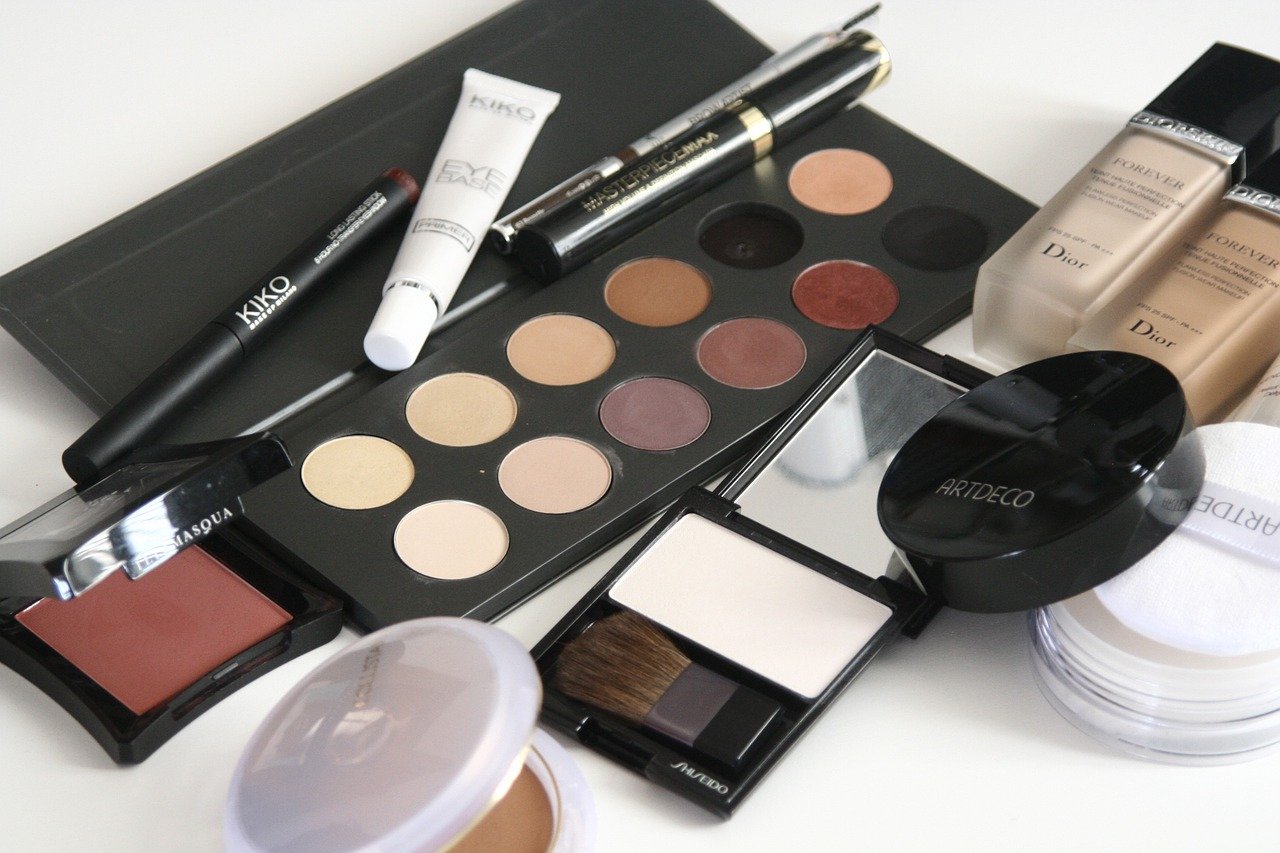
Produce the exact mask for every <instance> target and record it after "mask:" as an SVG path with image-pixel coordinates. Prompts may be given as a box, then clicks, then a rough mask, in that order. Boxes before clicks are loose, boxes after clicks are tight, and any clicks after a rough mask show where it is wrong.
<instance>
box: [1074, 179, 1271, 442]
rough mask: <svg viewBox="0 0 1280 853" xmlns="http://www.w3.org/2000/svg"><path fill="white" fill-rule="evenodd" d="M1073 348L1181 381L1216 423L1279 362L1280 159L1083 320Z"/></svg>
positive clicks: (1201, 416) (1194, 408) (1195, 407)
mask: <svg viewBox="0 0 1280 853" xmlns="http://www.w3.org/2000/svg"><path fill="white" fill-rule="evenodd" d="M1068 346H1069V347H1070V348H1071V349H1073V350H1104V349H1105V350H1124V351H1126V352H1133V353H1138V354H1140V355H1145V356H1147V357H1148V358H1152V359H1155V360H1156V361H1158V362H1160V363H1161V364H1163V365H1164V366H1165V367H1167V368H1169V370H1170V371H1171V372H1172V373H1173V374H1174V375H1175V376H1177V377H1178V379H1179V380H1180V381H1181V382H1182V387H1183V391H1184V392H1185V393H1186V395H1187V405H1188V406H1190V408H1191V413H1192V414H1193V415H1194V416H1195V418H1196V420H1197V421H1198V422H1200V423H1210V422H1214V421H1217V420H1221V419H1222V418H1223V417H1225V416H1226V415H1227V414H1228V409H1229V408H1230V406H1231V405H1232V404H1234V403H1236V402H1238V398H1239V397H1240V396H1242V395H1243V394H1244V392H1245V391H1246V390H1247V389H1248V388H1250V387H1252V385H1253V383H1255V382H1256V381H1257V380H1258V379H1259V378H1260V376H1261V375H1262V372H1263V371H1264V370H1265V369H1266V367H1267V365H1268V364H1270V363H1271V361H1272V360H1273V359H1274V358H1275V357H1276V355H1277V354H1280V154H1274V155H1272V156H1271V157H1270V158H1268V159H1267V160H1266V161H1265V162H1263V163H1262V164H1261V165H1260V166H1258V167H1257V168H1255V169H1253V170H1252V171H1251V172H1250V173H1249V177H1248V178H1246V179H1245V180H1244V182H1242V183H1240V184H1237V185H1236V186H1234V187H1232V188H1231V190H1230V191H1229V192H1228V193H1227V194H1226V195H1225V196H1224V197H1223V198H1222V200H1221V201H1220V202H1219V203H1218V204H1217V206H1216V207H1215V208H1214V210H1213V211H1212V212H1211V213H1210V214H1209V216H1208V217H1207V219H1206V220H1205V221H1204V222H1203V223H1202V224H1201V225H1199V226H1198V227H1197V228H1195V229H1194V230H1192V231H1190V232H1186V233H1184V234H1183V237H1182V240H1181V242H1179V243H1178V245H1176V246H1174V247H1173V248H1172V249H1171V250H1169V252H1168V253H1167V254H1166V255H1164V256H1163V257H1161V258H1160V259H1159V260H1158V261H1157V262H1155V263H1154V264H1152V265H1151V266H1150V267H1149V268H1147V269H1144V270H1143V271H1142V272H1141V273H1140V274H1139V275H1138V276H1137V277H1136V278H1135V279H1134V280H1133V281H1132V282H1131V283H1130V284H1129V285H1128V286H1127V287H1126V288H1125V289H1124V290H1122V291H1121V292H1120V293H1119V294H1117V295H1116V296H1115V297H1114V298H1113V299H1112V300H1111V301H1109V302H1108V303H1107V304H1106V305H1105V306H1103V307H1102V308H1101V310H1099V311H1098V312H1097V313H1096V314H1094V316H1093V317H1092V318H1091V319H1090V320H1088V322H1086V323H1085V324H1084V325H1083V326H1082V327H1081V328H1080V331H1078V332H1076V334H1075V335H1074V336H1073V337H1072V338H1071V340H1070V342H1069V344H1068Z"/></svg>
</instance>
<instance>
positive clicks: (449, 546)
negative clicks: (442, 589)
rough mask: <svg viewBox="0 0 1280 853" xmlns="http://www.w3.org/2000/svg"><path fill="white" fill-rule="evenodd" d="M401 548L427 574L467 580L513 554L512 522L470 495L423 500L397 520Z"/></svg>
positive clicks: (402, 555)
mask: <svg viewBox="0 0 1280 853" xmlns="http://www.w3.org/2000/svg"><path fill="white" fill-rule="evenodd" d="M394 542H395V548H396V554H398V555H399V556H400V559H401V560H403V561H404V564H405V565H406V566H408V567H409V568H411V569H413V570H414V571H415V572H417V573H418V574H421V575H426V576H427V577H431V578H438V579H440V580H463V579H465V578H472V577H475V576H476V575H482V574H484V573H485V572H487V571H489V570H490V569H492V568H493V567H494V566H496V565H498V563H501V562H502V558H503V557H505V556H506V555H507V548H508V545H509V542H510V539H509V537H508V534H507V526H506V525H505V524H503V523H502V519H500V518H498V516H496V515H494V514H493V512H491V511H490V510H487V509H485V508H484V507H482V506H479V505H477V504H473V503H469V502H467V501H455V500H448V501H435V502H433V503H429V504H423V505H422V506H420V507H418V508H417V509H414V510H410V511H409V513H408V514H407V515H406V516H405V517H404V518H402V519H400V523H399V524H398V525H396V532H395V537H394Z"/></svg>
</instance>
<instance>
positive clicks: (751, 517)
mask: <svg viewBox="0 0 1280 853" xmlns="http://www.w3.org/2000/svg"><path fill="white" fill-rule="evenodd" d="M986 378H987V376H986V374H984V373H982V372H981V371H978V370H976V369H974V368H972V367H969V366H968V365H965V364H963V363H962V362H957V361H954V360H952V359H950V358H948V357H943V356H939V355H937V354H935V353H932V352H930V351H928V350H925V349H923V348H921V347H919V346H915V345H913V344H911V343H909V342H907V341H905V340H903V339H902V338H900V337H897V336H895V335H893V334H891V333H888V332H886V331H884V330H881V329H876V328H872V329H870V330H868V331H867V332H865V333H864V334H863V335H862V336H861V337H859V339H858V340H857V342H856V343H855V344H854V345H853V346H852V348H850V349H849V350H848V352H847V353H846V354H845V355H844V357H843V358H842V359H840V360H839V362H838V363H837V365H836V366H835V367H834V368H833V369H832V370H831V371H830V372H828V373H827V374H826V375H825V376H823V377H822V378H821V379H820V380H819V381H818V383H817V384H816V385H814V386H813V387H812V388H811V389H810V390H809V392H808V393H807V394H806V395H805V396H804V397H803V399H802V400H801V401H800V402H799V403H798V404H796V406H795V407H794V408H792V409H791V410H790V412H789V413H788V414H787V416H786V418H785V419H784V420H783V421H782V422H781V424H780V425H779V426H778V427H777V429H776V431H774V432H773V433H772V434H771V435H770V437H769V438H768V439H767V440H766V441H765V442H764V444H763V445H762V446H761V448H760V449H759V450H757V451H756V452H755V453H754V454H753V455H752V456H751V457H750V458H749V459H748V460H747V461H746V462H745V463H743V464H742V465H741V466H740V467H739V468H737V469H736V470H735V471H734V472H732V473H731V474H730V475H729V476H728V478H727V479H726V480H725V481H724V482H723V484H722V485H721V486H720V487H719V488H718V489H717V490H716V491H715V492H709V491H706V490H705V489H702V488H695V489H693V490H691V491H689V492H687V493H686V494H685V495H684V496H683V497H682V498H681V499H680V500H679V501H678V502H677V503H676V505H675V506H674V507H673V508H671V509H670V510H669V511H668V512H667V513H666V514H664V515H663V516H662V518H661V519H660V520H659V521H658V522H656V523H655V524H654V526H653V527H652V528H651V529H650V530H649V531H648V532H647V533H646V534H645V536H644V537H643V538H642V539H641V540H640V541H639V542H637V543H636V545H635V546H634V547H633V548H632V549H631V550H630V551H628V553H627V554H626V556H624V557H623V558H622V559H621V561H620V562H619V563H618V564H617V565H616V566H615V567H614V568H613V569H611V570H610V571H609V572H608V574H606V575H605V577H604V578H603V579H601V581H600V582H599V583H598V584H597V585H596V586H595V587H594V588H593V589H592V590H591V591H590V592H588V593H587V594H586V595H585V596H584V597H583V599H582V600H581V601H580V602H579V604H578V605H577V606H576V607H575V608H574V609H573V610H572V611H571V612H569V613H568V614H567V615H566V616H565V618H564V619H563V620H561V622H560V623H559V624H558V625H557V626H556V627H555V628H554V629H552V630H551V632H550V633H548V634H547V636H546V637H544V638H543V639H542V640H541V641H540V642H539V643H538V644H537V645H536V646H535V648H534V649H533V655H534V657H535V659H536V660H537V663H538V666H539V669H540V670H541V671H542V673H543V677H544V695H545V698H544V705H543V719H544V721H545V722H547V723H549V724H551V725H553V726H555V727H556V728H558V729H560V730H562V731H564V732H566V733H568V734H570V735H572V736H573V737H575V738H577V739H578V740H579V741H581V742H582V743H583V744H585V745H586V746H588V747H590V748H591V749H593V750H595V751H597V752H599V753H601V754H603V755H605V756H606V757H608V758H610V759H612V760H614V761H616V762H618V763H620V764H622V765H624V766H626V767H628V768H630V769H632V770H634V771H636V772H638V773H641V774H643V775H644V776H646V777H647V778H649V779H650V780H652V781H654V782H656V783H658V784H660V785H662V786H663V787H666V788H669V789H671V790H673V791H675V792H676V793H678V794H680V795H681V796H683V797H685V798H687V799H690V800H692V801H694V802H695V803H697V804H698V805H700V806H702V807H704V808H706V809H708V810H710V811H712V812H715V813H716V814H719V815H721V816H725V817H727V816H729V815H731V814H732V813H733V812H734V811H735V810H736V809H737V808H738V806H739V805H740V804H741V803H742V801H743V800H744V799H745V798H746V796H747V795H748V794H750V793H751V791H752V790H753V789H754V788H755V787H756V786H757V785H758V784H759V783H760V782H761V780H762V779H763V778H764V777H765V775H766V774H767V773H768V771H769V770H770V769H771V768H772V767H773V765H774V764H775V763H776V762H777V761H778V760H779V759H780V758H782V756H783V755H784V754H785V753H786V751H787V749H789V748H790V746H791V745H792V744H793V743H794V742H795V741H796V740H797V739H798V738H799V737H800V736H801V735H802V734H803V733H804V731H805V730H806V729H807V728H808V727H809V726H810V725H812V724H813V723H814V722H815V721H816V719H817V717H818V715H819V714H821V713H822V712H823V710H824V709H825V708H826V707H827V706H828V705H829V704H830V703H831V702H832V701H833V700H834V699H835V698H836V697H837V696H838V695H839V694H840V692H841V691H842V690H843V689H844V688H845V687H846V686H847V685H848V684H849V683H850V681H852V679H853V678H854V677H855V676H856V675H857V674H858V673H859V672H861V670H862V669H863V667H864V666H866V664H867V663H868V662H869V661H870V660H871V658H872V657H874V656H875V654H876V652H877V651H879V650H880V649H881V648H883V647H884V646H885V645H886V644H888V643H889V642H891V641H892V640H893V639H894V638H895V637H897V636H898V635H899V634H905V635H907V636H910V637H914V636H916V635H918V634H919V632H920V631H921V630H922V629H923V628H924V626H925V625H926V624H927V623H928V621H929V620H930V619H931V618H932V617H933V616H934V615H935V614H936V613H937V611H938V609H939V608H940V606H941V602H940V601H939V600H938V599H936V598H932V597H928V596H926V595H924V594H923V593H922V592H921V591H920V590H919V588H918V587H917V586H916V585H915V584H914V582H913V581H912V579H911V577H910V575H909V573H908V572H906V571H905V569H904V566H903V564H902V563H901V562H900V561H899V560H898V559H897V557H896V556H895V554H894V551H893V548H892V546H891V544H890V543H889V542H888V540H887V539H886V538H885V536H884V534H883V533H882V532H880V531H879V528H878V526H876V524H875V513H874V507H875V500H876V494H877V492H878V490H879V482H880V475H881V473H882V471H883V470H884V466H885V465H887V464H888V461H889V460H890V459H891V458H892V457H893V456H894V454H895V453H896V452H897V450H898V448H899V447H900V446H901V445H902V444H903V443H904V442H905V441H907V439H908V438H909V437H910V436H911V435H912V434H913V433H914V432H915V431H916V430H917V429H918V428H919V427H920V426H921V425H922V424H924V423H925V422H927V421H928V420H929V418H931V417H932V416H933V415H934V414H935V413H936V412H937V411H938V410H939V409H940V408H942V407H943V406H944V405H946V404H947V403H948V402H949V401H951V400H953V399H955V398H956V397H958V396H959V395H961V394H962V393H964V392H965V391H966V390H967V389H969V388H972V387H974V386H976V385H978V384H979V383H980V382H982V381H983V380H984V379H986ZM689 516H697V517H698V518H700V519H703V520H706V521H709V522H711V523H712V524H714V525H716V526H717V528H719V529H722V530H723V531H726V532H727V533H728V534H731V535H732V536H734V537H737V538H739V539H741V540H743V541H746V542H750V543H753V545H758V546H763V548H764V549H766V550H767V551H768V552H769V553H770V554H773V555H778V556H779V557H782V558H785V559H786V560H788V561H790V562H791V563H792V564H793V565H794V566H798V567H803V569H807V570H811V571H813V572H815V573H818V574H820V575H821V576H823V577H824V578H827V579H830V580H831V581H834V582H836V583H838V584H840V585H841V586H842V587H844V588H846V589H848V590H853V591H854V592H856V593H858V594H860V595H861V596H864V597H865V598H866V599H867V600H868V601H871V602H875V603H876V606H883V608H887V610H885V614H886V615H885V618H884V621H883V623H882V624H880V625H879V626H878V628H877V629H876V630H875V631H874V633H871V634H869V635H868V637H867V638H866V640H865V642H864V643H863V644H862V645H861V647H860V648H858V649H856V650H854V651H852V652H851V653H850V654H848V655H847V656H846V657H844V658H840V661H841V664H840V665H839V666H837V667H836V668H834V669H832V677H831V678H830V680H829V682H827V683H826V684H825V686H824V687H822V688H821V689H820V690H815V691H811V693H812V695H802V694H801V693H797V692H796V691H795V690H794V689H789V688H787V687H785V686H783V685H782V684H780V683H778V682H777V681H776V680H774V679H771V678H769V677H766V676H765V675H762V674H761V673H760V672H758V671H756V670H753V669H752V668H751V667H750V666H746V665H743V664H742V663H740V662H739V661H738V660H736V659H735V658H734V656H733V655H732V654H726V653H725V650H724V649H720V650H714V649H711V648H708V647H707V646H706V645H704V644H701V643H699V642H697V641H695V640H692V639H690V638H688V637H687V636H684V635H682V634H681V633H679V632H677V631H676V630H674V629H669V628H666V627H665V626H663V630H665V631H667V633H668V634H669V635H670V639H671V640H672V641H673V642H674V643H675V644H676V645H677V646H678V647H679V648H680V650H681V651H682V652H683V653H684V654H685V655H687V656H688V657H689V658H690V659H691V660H692V661H693V662H694V663H695V664H698V665H700V666H702V667H705V668H707V669H710V670H712V671H713V672H715V673H716V674H718V675H720V676H722V677H724V678H727V679H730V680H731V681H733V682H736V683H737V684H739V685H742V686H744V687H746V688H748V689H750V690H753V691H756V692H757V693H759V694H761V695H763V696H764V697H766V698H767V699H768V700H771V701H774V702H777V703H778V705H780V706H781V708H782V711H781V713H780V714H779V715H778V718H777V719H776V720H774V721H773V722H772V724H771V725H770V726H769V727H768V728H767V729H766V730H765V731H764V733H763V734H761V735H759V736H757V737H755V738H754V739H753V740H752V741H751V742H750V743H749V744H748V745H747V751H746V752H745V755H744V759H743V761H742V762H741V763H740V764H738V765H736V766H735V765H730V764H729V763H726V762H724V761H718V760H717V759H716V758H715V757H714V756H712V755H709V754H706V753H703V752H699V751H698V750H697V749H692V748H689V747H687V746H684V745H682V744H681V743H678V742H676V741H675V740H672V739H671V738H668V737H664V736H662V735H661V734H655V733H654V732H651V731H647V730H645V729H644V728H643V727H641V726H637V725H635V724H633V723H631V722H627V721H625V720H623V719H620V718H619V717H618V716H617V715H615V714H611V713H609V712H607V711H604V710H601V709H600V708H598V707H593V706H592V705H591V704H588V703H586V702H584V701H581V700H579V699H576V698H574V697H572V696H570V695H567V694H566V693H565V692H564V691H563V690H561V689H559V688H558V687H557V686H556V685H557V676H556V670H557V666H558V665H559V662H560V660H561V656H562V655H563V654H564V652H565V649H566V648H567V647H568V645H569V644H570V643H573V642H574V641H575V640H577V639H579V638H581V637H582V636H583V635H584V632H586V631H588V630H589V629H590V628H592V626H593V625H595V624H596V623H598V622H600V620H604V619H607V618H609V617H612V616H615V615H616V614H618V613H620V612H623V611H627V610H629V609H630V608H629V607H628V606H625V605H624V604H622V603H620V602H619V601H618V600H615V598H614V597H612V596H613V595H614V594H615V590H616V588H617V586H618V584H619V582H620V581H621V580H622V579H623V578H624V576H625V575H627V573H628V572H630V571H632V570H633V569H634V568H635V567H636V566H637V565H638V564H639V563H640V561H642V560H643V559H644V558H645V556H646V555H647V554H650V553H652V552H653V549H654V548H655V546H657V545H658V544H659V543H661V542H662V540H663V539H664V538H665V537H667V536H668V535H670V533H671V531H672V530H673V528H675V527H676V525H678V524H680V523H682V522H684V521H686V520H687V519H688V517H689ZM686 568H687V572H688V575H689V577H690V578H691V580H690V588H689V589H685V590H681V589H675V588H669V590H668V592H667V593H666V594H667V595H669V596H670V598H671V599H673V600H674V599H678V598H680V597H682V596H688V595H693V596H696V595H698V594H699V593H698V592H697V590H698V589H699V588H700V587H699V584H701V583H702V582H703V581H702V580H700V578H701V573H702V572H703V568H702V566H701V565H700V563H699V561H695V560H691V561H690V562H689V563H688V564H687V567H686ZM745 594H747V595H749V594H750V593H749V591H748V592H747V593H745ZM760 607H761V609H762V610H769V609H770V608H774V607H775V604H774V603H772V602H767V601H766V602H761V604H760ZM708 609H709V610H711V609H713V608H708ZM774 613H775V615H778V616H781V617H784V618H785V617H786V616H787V615H788V614H786V613H785V612H779V611H777V610H774ZM641 615H642V616H644V617H646V618H655V617H653V615H652V614H649V613H642V614H641ZM659 618H660V617H659ZM707 618H708V619H715V618H716V617H715V616H714V615H708V616H707ZM764 618H765V619H767V618H768V616H767V615H766V616H765V617H764ZM757 627H758V629H759V630H760V631H761V633H762V634H768V633H769V630H770V629H769V626H767V625H765V624H764V623H763V622H761V623H760V624H758V625H757ZM690 633H696V631H693V632H690ZM810 648H812V647H810ZM814 650H815V651H816V649H814ZM796 652H797V653H798V654H800V655H805V654H808V653H810V651H809V649H805V648H800V649H796ZM619 678H622V676H619Z"/></svg>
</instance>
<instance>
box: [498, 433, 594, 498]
mask: <svg viewBox="0 0 1280 853" xmlns="http://www.w3.org/2000/svg"><path fill="white" fill-rule="evenodd" d="M612 482H613V466H611V465H610V464H609V460H608V459H606V458H605V455H604V454H603V453H601V452H600V451H599V450H597V449H596V448H595V447H593V446H592V445H590V444H588V443H587V442H585V441H580V440H579V439H576V438H569V437H568V436H563V435H549V436H545V437H543V438H535V439H533V440H532V441H526V442H525V443H524V444H522V445H520V446H519V447H517V448H516V449H514V450H512V451H511V452H510V453H508V454H507V457H506V458H505V459H503V460H502V464H501V465H500V466H498V485H499V486H501V487H502V491H503V492H504V493H505V494H506V496H507V497H508V498H510V499H511V500H512V501H513V502H514V503H516V504H518V505H519V506H522V507H524V508H525V509H528V510H532V511H534V512H544V513H548V514H551V515H563V514H564V513H569V512H577V511H578V510H581V509H586V508H587V507H589V506H591V505H592V504H594V503H595V502H596V501H598V500H600V499H601V498H602V497H604V494H605V492H607V491H609V485H610V483H612Z"/></svg>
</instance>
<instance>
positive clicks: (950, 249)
mask: <svg viewBox="0 0 1280 853" xmlns="http://www.w3.org/2000/svg"><path fill="white" fill-rule="evenodd" d="M987 239H988V237H987V229H986V226H984V225H983V224H982V223H981V222H979V221H978V220H976V219H974V218H973V217H972V216H970V215H969V214H967V213H965V212H964V211H961V210H956V209H955V208H954V207H947V206H945V205H941V204H929V205H920V206H919V207H912V208H909V209H907V210H904V211H902V212H901V213H899V214H898V215H897V216H895V217H893V218H892V219H890V220H889V221H888V223H886V224H885V226H884V230H883V231H882V232H881V233H880V241H881V242H882V243H884V247H885V249H886V250H887V251H888V252H889V254H890V255H893V257H895V258H897V259H898V260H899V261H902V262H903V263H904V264H906V265H907V266H911V267H915V268H916V269H918V270H925V271H927V272H943V271H945V270H954V269H959V268H960V267H963V266H967V265H969V264H971V263H973V262H974V261H976V260H978V259H979V258H980V257H982V253H983V252H984V251H986V249H987Z"/></svg>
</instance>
